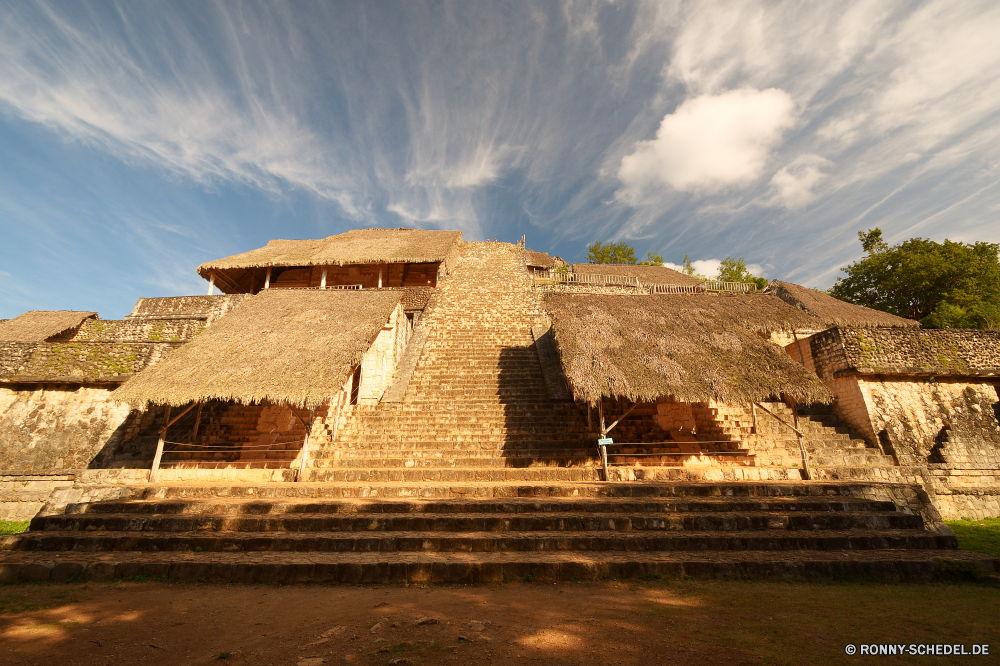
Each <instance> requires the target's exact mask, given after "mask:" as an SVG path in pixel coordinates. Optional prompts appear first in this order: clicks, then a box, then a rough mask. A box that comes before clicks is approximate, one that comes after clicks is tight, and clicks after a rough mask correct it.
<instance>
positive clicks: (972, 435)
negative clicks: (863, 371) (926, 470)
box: [857, 378, 1000, 464]
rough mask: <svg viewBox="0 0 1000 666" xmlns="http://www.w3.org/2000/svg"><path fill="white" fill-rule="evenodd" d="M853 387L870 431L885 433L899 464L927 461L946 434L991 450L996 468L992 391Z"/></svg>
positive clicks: (946, 385) (900, 381)
mask: <svg viewBox="0 0 1000 666" xmlns="http://www.w3.org/2000/svg"><path fill="white" fill-rule="evenodd" d="M857 381H858V386H859V388H860V391H861V393H862V394H863V395H864V398H865V402H866V404H867V405H868V408H869V413H870V415H871V416H870V418H871V427H872V429H873V430H874V431H875V432H876V433H879V432H881V431H883V430H885V431H886V433H887V434H888V436H889V438H890V440H891V442H892V446H893V448H894V449H895V453H896V455H897V457H898V458H899V460H900V463H903V464H912V463H913V462H916V461H920V462H926V461H929V460H930V458H931V456H932V452H933V451H934V449H935V447H939V446H940V444H941V443H942V441H943V440H944V438H946V436H947V435H948V434H949V433H950V434H951V435H956V436H960V437H962V438H965V439H966V440H968V441H976V440H978V441H981V442H983V443H984V444H986V443H989V444H992V446H993V449H994V451H995V455H994V457H995V458H996V460H995V462H1000V424H998V423H997V417H996V414H995V411H994V410H995V409H996V405H997V392H996V390H995V389H994V387H993V386H991V385H989V384H970V383H965V382H941V381H935V382H930V381H926V380H925V381H919V380H916V381H914V380H906V379H904V378H885V379H874V378H870V379H859V380H857Z"/></svg>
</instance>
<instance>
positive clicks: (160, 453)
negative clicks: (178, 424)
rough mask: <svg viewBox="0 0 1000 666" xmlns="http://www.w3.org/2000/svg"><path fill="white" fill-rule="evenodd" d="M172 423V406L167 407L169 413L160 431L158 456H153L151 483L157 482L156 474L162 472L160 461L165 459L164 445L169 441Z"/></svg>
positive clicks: (150, 474) (150, 471)
mask: <svg viewBox="0 0 1000 666" xmlns="http://www.w3.org/2000/svg"><path fill="white" fill-rule="evenodd" d="M169 421H170V405H167V412H166V414H165V415H164V417H163V423H164V424H166V425H164V426H163V430H161V431H160V440H159V441H158V442H157V443H156V454H155V455H154V456H153V466H152V467H151V468H150V470H149V482H150V483H153V482H154V481H156V473H157V472H159V471H160V459H161V458H162V457H163V444H164V443H165V442H166V439H167V426H168V425H169Z"/></svg>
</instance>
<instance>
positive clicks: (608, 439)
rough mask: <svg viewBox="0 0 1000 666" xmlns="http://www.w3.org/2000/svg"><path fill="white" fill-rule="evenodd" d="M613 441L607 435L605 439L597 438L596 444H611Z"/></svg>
mask: <svg viewBox="0 0 1000 666" xmlns="http://www.w3.org/2000/svg"><path fill="white" fill-rule="evenodd" d="M613 443H614V442H613V441H612V439H611V438H610V437H607V438H605V439H599V440H597V445H598V446H607V445H608V444H613Z"/></svg>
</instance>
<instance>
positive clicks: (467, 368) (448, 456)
mask: <svg viewBox="0 0 1000 666" xmlns="http://www.w3.org/2000/svg"><path fill="white" fill-rule="evenodd" d="M542 319H543V315H542V313H541V311H540V310H539V306H538V300H537V297H536V296H535V294H534V292H533V291H532V289H531V282H530V279H529V278H528V275H527V271H526V270H525V267H524V261H523V259H522V258H521V255H520V254H519V253H518V251H517V249H516V248H515V247H514V246H513V245H510V244H507V243H465V244H463V248H462V252H461V255H460V257H459V259H458V263H457V266H456V269H455V271H454V272H453V273H452V274H451V275H450V276H448V277H447V278H445V279H443V280H442V281H441V282H440V283H439V286H438V289H437V293H436V294H435V295H434V300H433V302H432V304H431V306H430V307H429V308H428V312H427V313H426V314H425V315H424V317H423V318H422V320H421V323H420V326H421V327H422V328H423V329H424V330H425V331H426V338H425V339H421V340H420V342H421V344H422V352H421V354H420V357H419V359H418V360H417V362H416V364H415V367H414V369H413V373H412V375H410V376H408V378H407V381H406V391H405V394H404V395H403V396H402V399H401V400H400V401H399V402H391V403H385V402H383V403H381V404H379V405H377V406H358V405H354V406H350V407H347V408H346V409H342V410H341V413H340V415H339V423H338V425H337V439H336V441H335V442H329V443H327V444H325V445H322V446H317V447H315V448H314V449H313V451H312V452H311V454H310V458H309V464H310V469H309V470H308V473H307V476H306V478H307V480H310V481H328V482H329V481H365V482H386V481H394V482H396V481H398V482H403V481H428V482H435V481H453V482H460V481H595V480H598V479H599V478H600V471H599V468H598V460H597V457H596V449H595V443H594V438H593V437H592V436H591V434H590V432H589V430H588V428H587V421H586V414H585V412H584V411H583V410H582V409H581V407H579V406H578V405H575V404H574V403H572V402H569V401H565V400H561V401H558V400H552V399H550V397H549V394H548V389H547V386H546V383H545V378H544V376H543V373H542V368H541V364H540V362H539V357H538V352H537V350H536V348H535V340H534V337H533V335H532V326H533V325H535V324H537V323H538V322H539V321H540V320H542ZM394 399H395V398H394Z"/></svg>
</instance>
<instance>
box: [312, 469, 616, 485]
mask: <svg viewBox="0 0 1000 666" xmlns="http://www.w3.org/2000/svg"><path fill="white" fill-rule="evenodd" d="M600 477H601V474H600V471H599V470H597V469H593V468H582V467H545V468H523V469H522V468H513V467H504V468H496V469H483V468H478V469H476V468H469V469H453V468H434V467H428V468H420V469H342V468H341V469H310V470H308V471H307V479H308V480H309V481H319V482H330V481H352V482H362V483H365V482H368V483H383V482H397V483H399V482H408V481H425V482H453V481H458V482H463V481H464V482H496V481H597V480H599V479H600Z"/></svg>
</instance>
